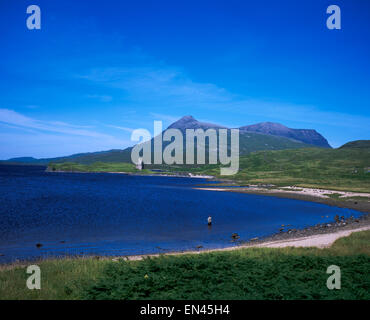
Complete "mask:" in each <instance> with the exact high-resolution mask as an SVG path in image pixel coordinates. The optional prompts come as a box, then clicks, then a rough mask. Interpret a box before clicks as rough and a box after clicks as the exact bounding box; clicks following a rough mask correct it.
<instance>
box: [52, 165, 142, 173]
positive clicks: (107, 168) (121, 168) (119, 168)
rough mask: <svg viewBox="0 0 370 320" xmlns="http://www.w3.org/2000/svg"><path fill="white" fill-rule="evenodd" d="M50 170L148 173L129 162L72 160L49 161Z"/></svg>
mask: <svg viewBox="0 0 370 320" xmlns="http://www.w3.org/2000/svg"><path fill="white" fill-rule="evenodd" d="M49 170H51V171H68V172H127V173H142V174H145V173H149V171H147V170H142V171H140V170H137V169H136V167H135V166H134V165H133V164H131V163H124V162H113V163H110V162H94V163H92V164H81V163H74V162H63V163H51V164H49Z"/></svg>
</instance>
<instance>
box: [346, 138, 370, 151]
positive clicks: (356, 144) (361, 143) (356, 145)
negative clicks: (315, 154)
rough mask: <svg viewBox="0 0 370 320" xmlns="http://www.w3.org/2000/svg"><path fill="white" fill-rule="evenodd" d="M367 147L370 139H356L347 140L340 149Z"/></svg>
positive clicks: (369, 146) (369, 144) (369, 145)
mask: <svg viewBox="0 0 370 320" xmlns="http://www.w3.org/2000/svg"><path fill="white" fill-rule="evenodd" d="M354 148H356V149H358V148H361V149H368V148H370V140H356V141H351V142H347V143H346V144H344V145H342V146H341V147H340V149H354Z"/></svg>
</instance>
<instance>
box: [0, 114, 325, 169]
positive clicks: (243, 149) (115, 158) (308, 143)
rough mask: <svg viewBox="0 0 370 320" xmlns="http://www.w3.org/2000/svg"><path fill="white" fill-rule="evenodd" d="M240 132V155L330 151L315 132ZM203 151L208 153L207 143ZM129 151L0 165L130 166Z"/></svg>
mask: <svg viewBox="0 0 370 320" xmlns="http://www.w3.org/2000/svg"><path fill="white" fill-rule="evenodd" d="M167 129H179V130H180V131H182V132H183V133H184V132H185V130H186V129H204V130H207V129H228V128H226V127H224V126H221V125H218V124H213V123H207V122H201V121H198V120H196V119H195V118H194V117H192V116H184V117H182V118H181V119H179V120H178V121H176V122H174V123H172V124H171V125H170V126H169V127H168V128H167ZM167 129H166V130H167ZM239 130H240V135H239V148H240V154H241V155H244V154H249V153H251V152H254V151H261V150H284V149H298V148H309V147H324V148H331V147H330V145H329V144H328V142H327V140H326V139H325V138H324V137H323V136H322V135H320V134H319V133H318V132H316V131H315V130H310V129H291V128H288V127H285V126H283V125H281V124H278V123H272V122H264V123H258V124H255V125H249V126H243V127H240V128H239ZM146 143H151V146H152V149H153V139H152V140H151V141H148V142H146ZM167 144H169V142H166V143H163V147H165V146H166V145H167ZM184 146H185V144H184ZM205 147H206V149H207V147H208V146H207V143H206V146H205ZM131 150H132V147H130V148H126V149H114V150H108V151H101V152H91V153H79V154H74V155H71V156H66V157H58V158H44V159H35V158H32V157H22V158H12V159H9V160H7V161H0V163H18V164H35V165H36V164H39V165H47V164H48V163H50V162H55V163H61V162H76V163H81V164H91V163H94V162H131Z"/></svg>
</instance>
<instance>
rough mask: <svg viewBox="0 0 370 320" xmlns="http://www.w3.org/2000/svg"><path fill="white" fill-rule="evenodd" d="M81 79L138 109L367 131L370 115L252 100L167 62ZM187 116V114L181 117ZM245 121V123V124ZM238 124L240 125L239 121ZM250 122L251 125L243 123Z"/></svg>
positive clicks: (169, 118)
mask: <svg viewBox="0 0 370 320" xmlns="http://www.w3.org/2000/svg"><path fill="white" fill-rule="evenodd" d="M79 77H80V78H82V79H86V80H89V81H93V82H96V83H99V84H101V85H103V86H109V87H114V88H120V89H122V90H123V91H124V92H126V94H127V95H128V97H129V98H130V99H131V102H133V103H136V104H137V105H146V106H149V108H150V109H152V110H153V109H161V110H165V109H168V110H171V112H173V113H179V114H181V115H184V110H185V112H186V110H187V109H189V110H194V108H197V109H200V110H209V111H219V112H222V113H224V114H234V115H235V116H236V119H248V118H249V117H250V116H253V118H260V119H261V121H281V122H285V121H290V122H296V123H298V124H299V123H301V124H302V125H303V124H307V126H308V127H315V126H316V125H329V126H333V127H342V128H344V127H348V128H349V127H350V128H358V129H363V130H367V128H368V123H369V121H370V118H369V117H366V116H360V115H353V114H345V113H339V112H331V111H323V110H322V108H321V109H320V108H319V107H317V106H311V105H306V104H303V103H302V104H293V103H285V102H281V101H279V102H275V101H271V100H270V101H265V100H263V99H251V98H249V97H248V96H247V95H244V96H243V95H240V94H239V95H237V94H233V93H231V92H229V91H228V90H226V89H224V88H220V87H218V86H216V85H214V84H211V83H199V82H195V81H192V80H191V79H190V77H189V76H187V75H186V74H185V73H184V72H183V71H182V70H181V69H178V68H171V67H168V66H166V65H164V64H157V65H156V64H153V65H151V66H145V67H140V68H139V67H135V68H133V67H111V68H95V69H92V70H90V71H89V72H87V73H86V74H84V75H79ZM180 112H181V113H180ZM149 113H150V115H151V116H152V117H153V116H154V117H156V116H158V117H160V118H162V119H163V120H167V121H171V122H173V121H175V120H177V119H178V118H177V117H173V116H172V115H168V114H161V113H154V112H150V111H149ZM243 121H245V120H243ZM236 122H237V121H236ZM242 124H248V123H240V125H242Z"/></svg>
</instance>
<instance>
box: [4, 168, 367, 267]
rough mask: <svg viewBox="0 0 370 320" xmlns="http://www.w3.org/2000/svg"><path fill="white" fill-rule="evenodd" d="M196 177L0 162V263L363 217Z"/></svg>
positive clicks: (188, 245)
mask: <svg viewBox="0 0 370 320" xmlns="http://www.w3.org/2000/svg"><path fill="white" fill-rule="evenodd" d="M202 183H209V182H208V181H206V180H203V179H196V178H176V177H144V176H128V175H123V174H109V173H47V172H45V167H38V166H37V167H33V166H32V167H31V166H5V165H0V263H4V262H9V261H13V260H16V259H33V258H38V257H41V256H42V257H45V256H63V255H86V254H92V255H95V254H96V255H132V254H143V253H156V252H166V251H173V250H187V249H195V247H196V246H199V245H201V246H203V247H204V248H218V247H226V246H230V245H234V244H233V243H231V242H230V240H231V238H230V236H231V234H232V233H234V232H236V233H238V234H239V235H240V237H241V239H242V240H248V239H250V238H253V237H260V236H265V235H269V234H272V233H275V232H277V231H278V229H279V228H280V226H281V225H282V224H291V225H292V226H291V227H290V228H300V227H305V226H309V225H314V224H317V223H323V222H329V221H333V220H334V216H335V215H336V214H338V215H340V216H341V215H344V216H346V217H347V216H349V215H354V216H355V217H357V216H359V215H361V213H360V212H357V211H355V210H349V209H342V208H336V207H331V206H327V205H322V204H318V203H313V202H306V201H299V200H292V199H282V198H276V197H265V196H258V195H248V194H238V193H231V192H216V191H203V190H194V189H193V187H194V186H195V185H199V184H202ZM208 215H211V216H212V218H213V222H214V225H213V226H212V228H208V226H207V217H208ZM322 216H324V218H322ZM326 216H328V218H326ZM37 243H41V244H42V245H43V246H42V247H41V248H37V247H36V244H37Z"/></svg>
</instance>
